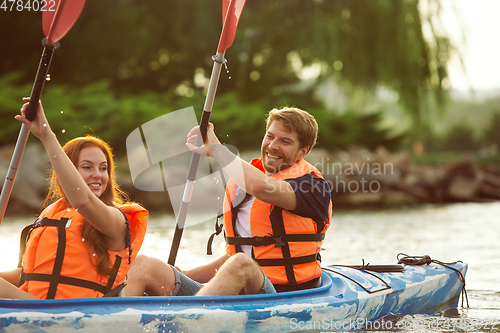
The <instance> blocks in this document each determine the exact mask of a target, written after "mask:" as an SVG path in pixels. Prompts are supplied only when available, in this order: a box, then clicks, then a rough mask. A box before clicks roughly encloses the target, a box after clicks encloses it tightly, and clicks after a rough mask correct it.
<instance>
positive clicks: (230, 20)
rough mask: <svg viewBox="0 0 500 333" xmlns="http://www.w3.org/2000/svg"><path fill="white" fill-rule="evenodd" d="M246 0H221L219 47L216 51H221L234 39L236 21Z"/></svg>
mask: <svg viewBox="0 0 500 333" xmlns="http://www.w3.org/2000/svg"><path fill="white" fill-rule="evenodd" d="M245 1H246V0H222V21H223V23H224V25H223V27H222V33H221V35H220V40H219V47H218V48H217V52H219V53H223V52H224V51H226V50H227V49H228V48H229V47H230V46H231V45H232V44H233V41H234V35H236V29H237V28H238V22H239V21H240V16H241V12H242V11H243V6H245Z"/></svg>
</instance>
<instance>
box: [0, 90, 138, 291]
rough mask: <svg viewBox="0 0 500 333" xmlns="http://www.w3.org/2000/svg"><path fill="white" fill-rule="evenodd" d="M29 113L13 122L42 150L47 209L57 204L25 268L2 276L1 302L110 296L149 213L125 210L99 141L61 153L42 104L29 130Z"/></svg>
mask: <svg viewBox="0 0 500 333" xmlns="http://www.w3.org/2000/svg"><path fill="white" fill-rule="evenodd" d="M23 100H24V101H25V102H28V101H29V98H24V99H23ZM27 107H28V103H25V104H24V105H23V107H22V108H21V114H22V115H18V116H16V119H17V120H19V121H21V122H22V123H23V124H25V125H26V126H27V127H28V128H29V129H30V130H31V132H32V133H33V134H34V135H36V136H37V137H38V138H39V139H40V141H41V142H42V144H43V146H44V147H45V150H46V151H47V154H48V156H49V159H50V162H51V164H52V177H51V186H50V191H49V194H48V196H47V199H46V201H54V199H57V201H55V202H53V203H52V204H51V205H49V206H48V207H47V208H45V209H44V211H43V212H42V213H41V215H40V217H39V218H38V219H37V221H36V222H35V223H34V226H33V228H32V230H31V231H30V234H29V236H28V237H29V238H28V241H27V243H26V250H25V252H24V255H23V267H22V268H18V269H16V270H14V271H11V272H6V273H1V274H0V277H2V278H0V298H16V299H45V298H80V297H101V296H115V295H117V294H118V293H119V292H120V291H121V290H122V289H123V287H124V285H125V283H124V280H125V278H126V274H127V272H128V270H129V269H130V267H131V265H132V262H133V260H134V259H135V257H136V255H137V252H138V250H139V248H140V246H141V245H142V241H143V239H144V235H145V233H146V225H147V217H148V212H147V211H146V210H145V209H144V208H142V207H141V206H139V205H137V204H131V203H129V202H127V203H126V202H125V201H126V200H125V194H124V192H123V191H121V190H120V188H119V187H118V185H117V184H116V181H115V172H114V162H113V156H112V154H111V149H110V148H109V146H108V145H107V144H106V143H105V142H104V141H102V140H101V139H98V138H95V137H92V136H86V137H79V138H76V139H73V140H71V141H69V142H68V143H67V144H66V145H64V147H61V145H60V144H59V142H58V140H57V138H56V135H55V134H54V132H52V130H51V129H50V126H49V124H48V122H47V119H46V117H45V114H44V111H43V107H42V104H41V103H40V102H39V105H38V110H37V115H36V118H35V120H33V121H32V122H30V121H28V120H27V119H26V118H25V117H24V114H25V112H26V110H27ZM18 287H19V288H18Z"/></svg>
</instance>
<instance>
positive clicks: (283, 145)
mask: <svg viewBox="0 0 500 333" xmlns="http://www.w3.org/2000/svg"><path fill="white" fill-rule="evenodd" d="M299 145H300V144H299V138H298V134H297V132H296V131H289V130H288V129H287V128H286V127H285V126H283V124H282V123H281V122H280V121H277V120H275V121H273V122H272V123H271V125H270V126H269V129H268V130H267V132H266V135H265V136H264V139H263V140H262V146H261V155H262V162H263V165H264V169H265V170H266V174H268V175H271V174H274V173H276V172H278V171H281V170H283V169H286V168H288V167H289V166H291V165H292V164H294V163H295V162H297V161H299V160H300V159H301V158H303V157H304V156H305V155H306V153H307V150H308V147H303V148H299Z"/></svg>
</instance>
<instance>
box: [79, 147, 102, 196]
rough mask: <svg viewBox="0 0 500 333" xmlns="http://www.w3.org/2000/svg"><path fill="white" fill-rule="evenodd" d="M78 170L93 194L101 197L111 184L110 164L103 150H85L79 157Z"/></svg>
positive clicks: (93, 148)
mask: <svg viewBox="0 0 500 333" xmlns="http://www.w3.org/2000/svg"><path fill="white" fill-rule="evenodd" d="M77 170H78V172H79V173H80V175H81V176H82V178H83V180H84V181H85V183H87V185H88V187H89V188H90V190H91V191H92V193H94V194H95V196H96V197H100V196H101V194H102V193H103V192H104V191H105V190H106V187H107V186H108V182H109V175H108V162H107V160H106V156H105V155H104V153H103V152H102V150H101V149H99V148H98V147H96V146H87V147H85V148H83V149H82V150H81V151H80V156H79V157H78V164H77Z"/></svg>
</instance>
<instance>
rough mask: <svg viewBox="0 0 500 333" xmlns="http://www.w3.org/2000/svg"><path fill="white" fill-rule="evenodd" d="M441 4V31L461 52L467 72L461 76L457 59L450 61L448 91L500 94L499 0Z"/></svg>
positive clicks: (458, 0)
mask: <svg viewBox="0 0 500 333" xmlns="http://www.w3.org/2000/svg"><path fill="white" fill-rule="evenodd" d="M443 4H444V5H445V6H444V12H443V16H442V24H443V28H444V29H445V30H446V31H447V32H448V33H449V35H450V37H451V38H452V40H453V41H454V42H455V44H456V45H457V47H458V49H459V50H460V51H461V53H462V59H463V62H464V65H465V69H466V73H463V70H462V69H461V68H460V65H459V61H458V59H457V58H452V61H451V62H450V65H449V67H448V70H449V79H450V85H451V88H452V89H454V90H459V91H469V90H470V88H471V87H472V88H473V89H474V90H475V91H478V92H479V91H483V92H485V91H492V90H498V91H499V93H500V42H499V37H498V34H499V33H500V0H443ZM457 17H458V20H457ZM459 21H461V22H462V23H461V24H462V29H461V28H460V24H459ZM461 30H463V31H461ZM463 37H465V41H464V39H463Z"/></svg>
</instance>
